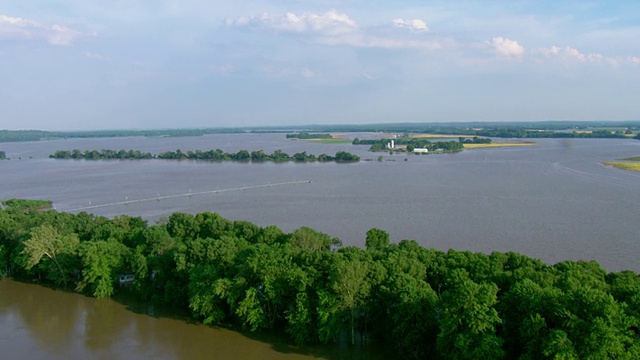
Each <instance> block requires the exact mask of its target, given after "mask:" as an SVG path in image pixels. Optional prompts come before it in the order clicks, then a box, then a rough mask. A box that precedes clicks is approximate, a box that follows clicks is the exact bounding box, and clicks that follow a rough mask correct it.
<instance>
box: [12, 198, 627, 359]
mask: <svg viewBox="0 0 640 360" xmlns="http://www.w3.org/2000/svg"><path fill="white" fill-rule="evenodd" d="M47 205H49V203H48V202H34V201H25V200H12V201H5V202H4V206H5V208H4V209H3V210H0V269H2V270H4V272H5V273H6V274H10V275H11V276H13V277H16V278H18V279H24V280H29V281H31V280H32V279H40V281H43V282H48V283H52V284H57V285H59V286H66V287H67V288H68V289H74V290H75V291H78V292H81V293H83V294H87V295H90V296H95V297H110V296H113V295H114V294H116V293H118V292H120V291H130V292H133V293H134V294H136V295H137V296H138V297H139V298H140V299H141V300H146V301H151V302H155V303H162V304H167V305H170V306H174V307H176V308H184V309H188V310H189V311H190V313H191V314H192V315H193V317H194V318H196V319H198V320H200V321H202V322H204V323H206V324H237V325H238V326H240V327H242V328H244V329H246V330H248V331H270V332H271V331H281V332H282V333H284V334H287V335H288V336H289V337H290V339H291V341H292V342H295V343H298V344H303V343H318V342H320V343H333V342H343V341H344V342H349V343H352V344H353V343H357V344H362V345H364V344H366V343H368V342H371V341H375V342H382V343H385V344H386V345H387V346H390V347H393V348H395V349H396V351H397V354H398V357H408V358H437V359H505V358H509V359H511V358H513V359H516V358H518V359H548V358H549V359H551V358H553V359H614V358H615V359H637V358H640V339H639V333H640V329H639V325H640V278H639V277H638V275H637V274H636V273H634V272H631V271H625V272H618V273H607V272H606V271H604V270H603V269H602V268H601V267H600V266H599V265H598V264H597V263H596V262H593V261H590V262H587V261H578V262H575V261H564V262H561V263H558V264H555V265H552V266H549V265H546V264H544V263H543V262H541V261H540V260H536V259H533V258H530V257H527V256H524V255H521V254H517V253H511V252H510V253H499V252H493V253H491V254H481V253H471V252H467V251H455V250H449V251H447V252H443V251H439V250H435V249H426V248H424V247H422V246H420V245H419V244H418V243H417V242H416V241H413V240H403V241H401V242H400V243H398V244H391V243H389V236H388V234H387V233H386V232H385V231H384V230H380V229H371V230H369V231H368V232H367V233H366V248H365V249H363V248H358V247H352V246H349V247H341V246H340V241H339V240H338V239H336V238H332V237H331V236H329V235H326V234H323V233H320V232H317V231H315V230H313V229H310V228H307V227H302V228H299V229H297V230H295V231H293V232H291V233H285V232H283V231H282V230H280V229H279V228H277V227H275V226H267V227H264V228H262V227H258V226H256V225H254V224H252V223H250V222H246V221H230V220H227V219H224V218H222V217H220V216H219V215H218V214H215V213H209V212H205V213H200V214H197V215H195V216H193V215H189V214H184V213H174V214H172V215H171V216H169V218H168V219H167V220H166V221H163V222H161V223H159V224H155V225H148V224H147V223H146V222H145V221H143V220H142V219H140V218H137V217H128V216H118V217H115V218H113V219H107V218H104V217H97V216H93V215H90V214H87V213H84V212H82V213H79V214H77V215H73V214H68V213H60V212H56V211H54V210H46V211H45V210H43V209H44V208H46V206H47ZM363 235H364V234H363ZM120 274H131V275H134V280H133V282H132V284H131V285H130V286H129V287H128V288H127V289H128V290H125V287H120V286H119V285H118V276H119V275H120ZM43 301H46V299H43Z"/></svg>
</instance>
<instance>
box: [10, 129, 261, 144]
mask: <svg viewBox="0 0 640 360" xmlns="http://www.w3.org/2000/svg"><path fill="white" fill-rule="evenodd" d="M247 132H261V131H257V130H256V131H250V130H249V129H241V128H215V129H161V130H95V131H41V130H0V142H17V141H39V140H52V139H75V138H105V137H131V136H148V137H182V136H202V135H210V134H232V133H247Z"/></svg>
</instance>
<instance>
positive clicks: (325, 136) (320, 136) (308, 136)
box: [286, 131, 333, 140]
mask: <svg viewBox="0 0 640 360" xmlns="http://www.w3.org/2000/svg"><path fill="white" fill-rule="evenodd" d="M286 137H287V139H300V140H309V139H333V136H331V134H327V133H322V134H317V133H316V134H310V133H308V132H306V131H301V132H299V133H297V134H287V136H286Z"/></svg>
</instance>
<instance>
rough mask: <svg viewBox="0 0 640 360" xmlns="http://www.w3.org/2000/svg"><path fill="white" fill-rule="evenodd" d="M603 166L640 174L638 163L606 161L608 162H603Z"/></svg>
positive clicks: (639, 163) (639, 164)
mask: <svg viewBox="0 0 640 360" xmlns="http://www.w3.org/2000/svg"><path fill="white" fill-rule="evenodd" d="M603 164H604V165H606V166H613V167H614V168H616V169H620V170H627V171H638V172H640V161H639V162H623V161H608V162H604V163H603Z"/></svg>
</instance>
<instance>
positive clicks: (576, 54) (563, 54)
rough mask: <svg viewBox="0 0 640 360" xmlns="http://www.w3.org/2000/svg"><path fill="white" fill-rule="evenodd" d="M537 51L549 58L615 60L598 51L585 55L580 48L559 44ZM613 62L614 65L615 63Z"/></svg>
mask: <svg viewBox="0 0 640 360" xmlns="http://www.w3.org/2000/svg"><path fill="white" fill-rule="evenodd" d="M535 52H537V53H539V54H541V55H543V56H545V57H547V58H558V59H562V60H577V61H580V62H602V61H605V60H606V61H608V62H610V63H611V61H610V60H613V59H610V58H607V57H605V56H604V55H602V54H598V53H590V54H586V55H585V54H583V53H581V52H580V51H579V50H578V49H576V48H572V47H569V46H566V47H563V48H561V47H558V46H551V47H548V48H541V49H538V50H537V51H535ZM611 64H612V65H614V64H613V63H611Z"/></svg>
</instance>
